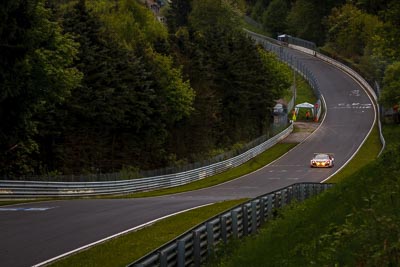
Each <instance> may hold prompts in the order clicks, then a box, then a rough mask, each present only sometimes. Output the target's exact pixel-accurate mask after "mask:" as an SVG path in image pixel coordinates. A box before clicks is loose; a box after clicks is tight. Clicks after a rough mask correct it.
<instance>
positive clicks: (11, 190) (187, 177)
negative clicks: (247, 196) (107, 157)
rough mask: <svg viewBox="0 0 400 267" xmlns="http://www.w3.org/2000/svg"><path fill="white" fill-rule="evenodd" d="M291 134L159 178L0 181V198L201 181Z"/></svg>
mask: <svg viewBox="0 0 400 267" xmlns="http://www.w3.org/2000/svg"><path fill="white" fill-rule="evenodd" d="M292 131H293V125H292V124H291V125H290V126H289V127H288V128H286V129H285V130H284V131H282V132H281V133H279V134H277V135H276V136H274V137H272V138H270V139H268V140H267V141H265V142H263V143H262V144H260V145H258V146H256V147H254V148H252V149H250V150H248V151H246V152H245V153H243V154H241V155H238V156H236V157H233V158H230V159H227V160H224V161H221V162H218V163H215V164H212V165H209V166H205V167H201V168H197V169H194V170H190V171H186V172H181V173H174V174H168V175H162V176H155V177H147V178H140V179H132V180H120V181H107V182H73V183H72V182H40V181H14V180H0V199H1V198H3V199H5V198H44V197H86V196H97V195H111V194H128V193H135V192H141V191H150V190H155V189H162V188H169V187H174V186H180V185H184V184H187V183H190V182H193V181H197V180H201V179H203V178H206V177H208V176H212V175H215V174H218V173H221V172H224V171H227V170H229V169H231V168H235V167H238V166H239V165H241V164H243V163H245V162H247V161H248V160H250V159H252V158H254V157H255V156H257V155H259V154H261V153H262V152H264V151H265V150H267V149H268V148H270V147H272V146H273V145H275V144H277V143H278V142H279V141H281V140H282V139H284V138H285V137H287V136H288V135H289V134H290V133H291V132H292Z"/></svg>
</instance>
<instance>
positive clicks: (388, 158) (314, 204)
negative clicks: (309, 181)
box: [210, 126, 400, 266]
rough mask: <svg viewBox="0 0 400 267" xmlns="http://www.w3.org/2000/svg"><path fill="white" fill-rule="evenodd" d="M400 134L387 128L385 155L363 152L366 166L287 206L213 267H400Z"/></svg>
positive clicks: (393, 129)
mask: <svg viewBox="0 0 400 267" xmlns="http://www.w3.org/2000/svg"><path fill="white" fill-rule="evenodd" d="M399 134H400V127H399V126H392V127H386V128H385V137H386V138H387V142H388V144H389V145H388V149H387V151H386V152H385V154H384V155H383V156H382V157H381V158H379V159H378V160H369V162H370V163H367V162H366V161H367V160H366V159H365V157H364V156H365V155H364V154H362V155H360V153H359V154H358V156H356V160H360V162H362V164H364V166H363V167H362V168H361V169H358V170H357V171H352V172H351V173H348V176H343V177H342V178H341V182H340V183H338V184H337V185H336V186H335V187H334V188H333V189H332V190H330V191H329V192H327V193H325V194H323V195H321V196H318V197H317V198H314V199H311V200H309V201H306V202H305V203H303V204H295V205H292V206H290V207H288V208H286V209H285V210H284V211H282V212H281V214H280V216H279V217H278V218H277V220H275V221H272V222H270V223H268V224H267V225H266V226H265V227H264V228H263V229H262V230H261V233H260V235H258V236H256V237H250V238H248V240H247V242H242V243H241V244H240V245H239V247H238V248H231V250H230V251H228V252H227V254H226V255H225V256H222V257H221V258H223V260H222V262H219V261H214V262H213V263H212V264H210V265H211V266H243V265H246V266H399V265H400V160H399V159H400V145H399V141H398V140H397V137H396V135H397V136H398V135H399ZM371 138H373V136H371ZM375 139H376V138H375ZM374 142H375V141H373V140H368V141H367V143H366V145H368V144H371V143H374ZM368 147H370V145H369V146H368ZM364 149H365V148H364ZM373 151H375V152H368V151H367V152H366V151H360V152H361V153H371V154H372V153H377V152H376V150H373ZM371 154H370V155H369V156H371ZM375 155H376V154H375ZM359 157H361V159H357V158H359Z"/></svg>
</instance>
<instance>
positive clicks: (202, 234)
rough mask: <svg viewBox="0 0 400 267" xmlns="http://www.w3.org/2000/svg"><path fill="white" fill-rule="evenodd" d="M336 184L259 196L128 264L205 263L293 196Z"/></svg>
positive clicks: (132, 266)
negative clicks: (225, 245) (230, 241)
mask: <svg viewBox="0 0 400 267" xmlns="http://www.w3.org/2000/svg"><path fill="white" fill-rule="evenodd" d="M332 186H333V184H320V183H299V184H293V185H291V186H288V187H285V188H283V189H280V190H277V191H274V192H272V193H269V194H266V195H263V196H260V197H257V198H255V199H252V200H250V201H248V202H246V203H244V204H241V205H239V206H236V207H235V208H233V209H231V210H229V211H226V212H223V213H220V214H219V215H217V216H215V217H213V218H211V219H210V220H208V221H205V222H203V223H202V224H200V225H198V226H196V227H195V228H193V229H191V230H189V231H187V232H186V233H184V234H182V235H181V236H179V237H177V238H176V239H174V240H172V241H170V242H168V243H167V244H165V245H163V246H161V247H160V248H158V249H156V250H154V251H153V252H151V253H149V254H147V255H146V256H144V257H142V258H140V259H139V260H137V261H135V262H133V263H131V264H129V265H127V266H128V267H150V266H160V267H166V266H178V267H181V266H182V267H183V266H201V264H202V263H204V262H205V261H206V259H207V258H208V257H209V256H210V255H212V254H213V253H214V252H215V251H216V250H218V249H219V248H220V247H221V245H224V244H226V243H227V242H228V240H229V239H233V238H241V237H244V236H247V235H250V234H254V233H256V232H257V229H258V228H260V226H261V225H262V224H263V223H264V222H266V221H268V220H271V219H272V218H273V217H274V214H275V213H276V209H279V208H282V207H284V206H286V205H288V204H289V203H291V202H292V201H293V200H297V201H299V202H301V201H304V200H305V199H307V198H309V197H311V196H314V195H317V194H319V193H321V192H323V191H325V190H327V189H329V188H331V187H332Z"/></svg>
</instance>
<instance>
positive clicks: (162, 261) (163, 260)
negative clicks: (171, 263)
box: [159, 250, 168, 267]
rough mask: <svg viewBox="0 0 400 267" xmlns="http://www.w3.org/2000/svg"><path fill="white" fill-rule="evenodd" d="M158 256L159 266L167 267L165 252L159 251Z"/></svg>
mask: <svg viewBox="0 0 400 267" xmlns="http://www.w3.org/2000/svg"><path fill="white" fill-rule="evenodd" d="M159 256H160V266H161V267H167V266H168V257H167V253H165V251H163V250H161V251H160V252H159Z"/></svg>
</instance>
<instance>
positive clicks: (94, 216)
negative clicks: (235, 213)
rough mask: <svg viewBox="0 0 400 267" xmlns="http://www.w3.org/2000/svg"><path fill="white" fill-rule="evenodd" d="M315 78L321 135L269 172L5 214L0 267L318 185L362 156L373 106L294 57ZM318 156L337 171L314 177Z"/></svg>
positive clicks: (344, 80)
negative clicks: (331, 158)
mask: <svg viewBox="0 0 400 267" xmlns="http://www.w3.org/2000/svg"><path fill="white" fill-rule="evenodd" d="M291 53H293V54H294V55H296V57H298V58H301V60H302V62H303V63H304V64H306V66H307V67H308V68H309V69H310V70H311V71H312V72H313V73H314V76H315V78H316V79H317V82H318V84H319V85H320V89H321V92H322V94H323V96H324V98H325V100H326V104H327V113H326V117H325V119H324V121H323V123H321V125H320V127H319V128H318V129H317V130H316V131H315V132H314V133H313V134H312V135H311V136H310V137H309V138H308V139H306V140H305V141H304V142H302V143H301V144H300V145H298V146H296V147H295V148H294V149H293V150H291V151H290V152H289V153H287V154H286V155H285V156H283V157H281V158H280V159H279V160H277V161H275V162H274V163H272V164H271V165H269V166H266V167H264V168H262V169H261V170H258V171H257V172H254V173H252V174H249V175H246V176H243V177H241V178H239V179H236V180H234V181H231V182H228V183H224V184H221V185H218V186H214V187H211V188H207V189H202V190H198V191H193V192H187V193H181V194H176V195H171V196H164V197H155V198H146V199H120V200H72V201H51V202H42V203H32V204H25V205H17V206H8V207H0V266H8V267H14V266H31V265H34V264H38V263H41V262H43V261H46V260H48V259H51V258H53V257H56V256H58V255H61V254H64V253H66V252H69V251H72V250H74V249H77V248H79V247H82V246H85V245H87V244H90V243H93V242H95V241H98V240H101V239H103V238H106V237H109V236H111V235H114V234H116V233H119V232H122V231H125V230H127V229H131V228H133V227H136V226H138V225H142V224H145V223H146V222H149V221H152V220H154V219H157V218H160V217H162V216H166V215H168V214H171V213H175V212H179V211H182V210H185V209H189V208H192V207H197V206H199V205H204V204H208V203H214V202H217V201H222V200H227V199H237V198H243V197H248V198H252V197H256V196H258V195H261V194H265V193H268V192H271V191H273V190H276V189H279V188H282V187H285V186H287V185H290V184H293V183H296V182H320V181H323V180H324V179H326V178H327V177H329V176H330V175H332V174H333V173H334V172H335V171H337V170H338V168H340V167H341V166H342V165H343V164H345V163H346V162H347V161H348V160H349V159H350V158H351V157H352V156H353V154H354V153H355V152H356V151H357V149H358V148H359V146H360V144H361V143H362V142H363V141H364V139H365V138H366V136H367V134H368V132H369V131H370V129H371V127H372V125H373V122H374V118H375V111H374V108H373V103H372V102H371V100H370V98H369V97H368V96H367V94H366V93H365V92H364V91H363V89H362V88H361V87H360V86H359V84H358V83H357V82H355V81H354V80H353V79H352V78H351V77H349V76H348V75H346V74H344V73H343V72H342V71H340V70H338V69H336V68H334V67H333V66H331V65H329V64H327V63H324V62H322V61H320V60H318V59H316V58H314V57H312V56H308V55H305V54H302V53H299V52H296V51H292V52H291ZM314 152H331V153H334V154H335V167H333V168H331V169H312V168H310V167H309V162H310V159H311V157H312V156H313V153H314Z"/></svg>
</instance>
